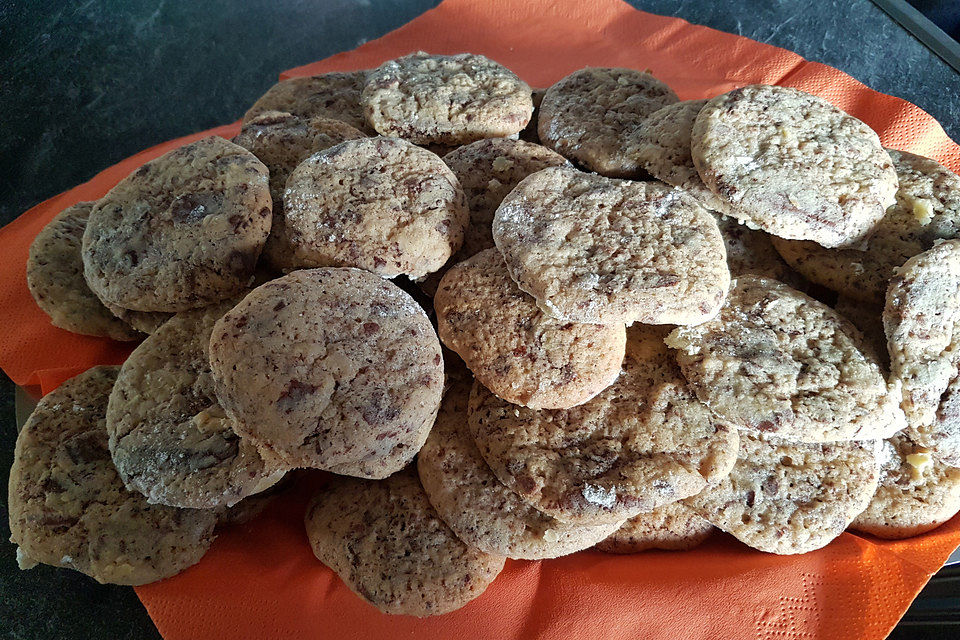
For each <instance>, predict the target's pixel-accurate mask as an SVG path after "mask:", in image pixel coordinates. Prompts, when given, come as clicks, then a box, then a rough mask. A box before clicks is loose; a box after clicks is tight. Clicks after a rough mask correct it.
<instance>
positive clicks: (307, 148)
mask: <svg viewBox="0 0 960 640" xmlns="http://www.w3.org/2000/svg"><path fill="white" fill-rule="evenodd" d="M363 137H365V136H364V134H363V133H361V132H360V131H359V130H357V129H355V128H353V127H351V126H350V125H348V124H346V123H344V122H341V121H340V120H334V119H332V118H323V117H319V116H315V117H312V118H310V117H301V116H295V115H293V114H290V113H283V112H281V111H265V112H263V113H261V114H260V115H258V116H256V117H255V118H252V119H250V120H248V121H247V122H246V123H244V125H243V128H242V129H241V130H240V133H239V134H237V136H236V137H235V138H234V139H233V142H234V144H238V145H240V146H241V147H243V148H244V149H247V150H249V151H250V152H251V153H253V155H255V156H257V158H258V159H259V160H260V162H262V163H263V164H264V165H266V167H267V169H268V170H269V171H270V198H271V199H272V200H273V224H272V226H271V227H270V236H269V237H268V238H267V243H266V244H265V245H264V247H263V258H264V260H266V261H267V262H268V263H269V264H270V265H271V266H272V267H273V268H274V269H277V270H278V271H283V270H287V269H291V268H295V267H296V265H293V264H290V257H291V255H292V252H293V250H292V247H291V246H290V240H289V238H288V237H287V234H286V220H285V218H284V215H283V190H284V188H285V187H286V185H287V178H289V177H290V173H291V172H292V171H293V170H294V169H296V167H297V165H299V164H300V163H301V162H303V161H304V160H306V159H307V157H309V156H310V155H311V154H313V153H316V152H317V151H322V150H323V149H328V148H330V147H332V146H334V145H338V144H340V143H341V142H344V141H345V140H353V139H355V138H363Z"/></svg>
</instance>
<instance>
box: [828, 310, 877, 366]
mask: <svg viewBox="0 0 960 640" xmlns="http://www.w3.org/2000/svg"><path fill="white" fill-rule="evenodd" d="M833 309H834V311H836V312H837V313H839V314H840V315H842V316H843V317H844V318H846V319H847V320H849V321H850V322H851V323H853V326H855V327H856V328H857V329H859V330H860V333H861V334H862V335H863V350H864V352H865V353H867V354H868V355H870V356H873V357H874V358H876V359H877V362H879V363H880V367H881V369H882V370H883V371H884V372H889V371H890V353H889V352H888V351H887V336H886V335H885V334H884V333H883V318H882V316H883V306H882V305H876V304H870V303H869V302H861V301H859V300H854V299H853V298H847V297H846V296H840V297H838V298H837V302H836V303H835V304H834V305H833Z"/></svg>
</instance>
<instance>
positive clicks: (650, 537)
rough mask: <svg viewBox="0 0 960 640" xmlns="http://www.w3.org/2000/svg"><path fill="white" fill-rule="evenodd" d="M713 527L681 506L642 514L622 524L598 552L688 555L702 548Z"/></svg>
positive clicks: (680, 503) (667, 506)
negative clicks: (653, 550)
mask: <svg viewBox="0 0 960 640" xmlns="http://www.w3.org/2000/svg"><path fill="white" fill-rule="evenodd" d="M713 531H714V526H713V525H712V524H710V523H709V522H707V521H706V520H704V519H703V518H701V517H700V516H698V515H697V514H696V513H694V512H693V510H692V509H690V507H688V506H686V505H685V504H683V503H682V502H672V503H670V504H666V505H663V506H662V507H658V508H657V509H654V510H653V511H651V512H650V513H641V514H640V515H638V516H634V517H632V518H630V519H629V520H627V521H626V522H625V523H623V526H622V527H620V528H619V529H617V530H616V531H614V532H613V533H612V534H610V536H608V537H607V538H605V539H604V540H602V541H601V542H598V543H597V544H596V548H597V549H598V550H600V551H605V552H606V553H640V552H641V551H647V550H648V549H665V550H667V551H685V550H686V549H693V548H694V547H696V546H699V545H701V544H703V543H704V542H705V541H706V539H707V538H709V537H710V536H711V535H712V534H713Z"/></svg>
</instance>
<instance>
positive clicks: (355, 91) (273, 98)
mask: <svg viewBox="0 0 960 640" xmlns="http://www.w3.org/2000/svg"><path fill="white" fill-rule="evenodd" d="M366 80H367V72H366V71H343V72H340V71H337V72H333V73H321V74H320V75H316V76H306V77H302V78H290V79H289V80H281V81H280V82H278V83H277V84H275V85H273V86H272V87H270V88H269V89H268V90H267V92H266V93H265V94H263V95H262V96H260V98H259V99H258V100H257V101H256V102H255V103H253V106H252V107H250V109H249V110H248V111H247V112H246V113H245V114H244V115H243V121H244V122H245V123H246V122H250V121H251V120H253V119H254V118H256V117H257V116H259V115H260V114H262V113H264V112H266V111H285V112H287V113H290V114H293V115H295V116H298V117H301V118H314V117H321V118H333V119H334V120H339V121H341V122H345V123H347V124H348V125H350V126H351V127H353V128H355V129H359V130H360V131H363V132H364V133H370V134H372V133H373V129H371V128H370V126H369V125H368V124H367V120H366V118H364V117H363V108H362V107H361V106H360V92H361V91H363V85H364V83H366Z"/></svg>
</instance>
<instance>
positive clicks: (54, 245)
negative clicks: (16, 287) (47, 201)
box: [27, 202, 142, 341]
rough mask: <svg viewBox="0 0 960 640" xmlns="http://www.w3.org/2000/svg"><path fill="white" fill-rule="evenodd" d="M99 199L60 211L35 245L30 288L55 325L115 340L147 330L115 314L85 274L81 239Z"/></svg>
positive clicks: (29, 269) (30, 263)
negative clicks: (95, 290)
mask: <svg viewBox="0 0 960 640" xmlns="http://www.w3.org/2000/svg"><path fill="white" fill-rule="evenodd" d="M94 204H96V203H95V202H78V203H77V204H75V205H73V206H72V207H68V208H66V209H64V210H63V211H61V212H60V213H58V214H57V216H56V217H55V218H54V219H53V220H51V221H50V222H49V223H47V226H45V227H44V228H43V230H42V231H40V233H38V234H37V237H36V238H34V239H33V242H32V243H31V244H30V256H29V257H28V258H27V287H28V288H29V289H30V295H32V296H33V299H34V300H35V301H36V303H37V306H39V307H40V308H41V309H42V310H43V312H44V313H46V314H47V315H48V316H50V322H51V323H52V324H53V326H55V327H60V328H61V329H66V330H67V331H72V332H73V333H82V334H84V335H88V336H102V337H105V338H113V339H114V340H122V341H129V340H138V339H140V338H141V337H142V335H141V334H140V333H139V332H138V331H136V330H134V329H133V328H131V326H130V325H129V324H127V323H126V322H124V321H123V320H121V319H120V318H117V317H116V316H114V315H113V314H112V313H111V312H110V310H109V309H107V308H106V307H104V306H103V303H102V302H100V299H99V298H98V297H97V296H96V295H94V293H93V291H91V290H90V287H88V286H87V281H86V280H84V279H83V260H82V259H81V257H80V244H81V241H82V240H83V231H84V229H86V228H87V218H89V217H90V211H91V209H93V205H94Z"/></svg>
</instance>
